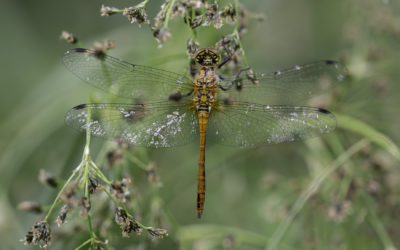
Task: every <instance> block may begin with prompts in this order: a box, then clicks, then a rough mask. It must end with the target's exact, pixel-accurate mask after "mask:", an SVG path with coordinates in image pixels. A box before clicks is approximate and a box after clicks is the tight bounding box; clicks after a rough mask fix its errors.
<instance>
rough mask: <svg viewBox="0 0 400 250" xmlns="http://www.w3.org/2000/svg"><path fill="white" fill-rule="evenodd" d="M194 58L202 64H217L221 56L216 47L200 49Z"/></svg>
mask: <svg viewBox="0 0 400 250" xmlns="http://www.w3.org/2000/svg"><path fill="white" fill-rule="evenodd" d="M194 59H195V61H196V63H197V64H199V65H201V66H216V65H217V64H218V62H219V60H220V57H219V55H218V52H217V51H216V50H215V49H211V48H206V49H201V50H199V51H198V52H197V53H196V55H195V57H194Z"/></svg>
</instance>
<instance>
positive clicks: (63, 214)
mask: <svg viewBox="0 0 400 250" xmlns="http://www.w3.org/2000/svg"><path fill="white" fill-rule="evenodd" d="M69 211H70V208H69V207H68V205H67V204H64V205H63V206H62V207H61V210H60V212H59V213H58V216H57V219H56V223H57V225H58V227H61V226H62V225H63V224H64V223H65V218H67V214H68V213H69Z"/></svg>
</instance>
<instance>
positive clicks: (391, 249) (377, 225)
mask: <svg viewBox="0 0 400 250" xmlns="http://www.w3.org/2000/svg"><path fill="white" fill-rule="evenodd" d="M362 198H363V199H364V202H365V203H366V207H367V209H368V216H367V219H368V221H369V223H370V224H371V225H372V227H373V228H374V229H375V232H376V233H377V234H378V237H379V238H380V240H381V241H382V244H383V246H384V249H385V250H395V249H397V248H396V247H395V246H394V244H393V242H392V240H391V239H390V236H389V234H388V232H387V231H386V230H385V227H384V226H383V224H382V222H381V221H380V220H379V218H378V216H377V214H376V211H375V210H374V209H373V204H374V202H373V201H372V200H371V197H370V196H369V195H367V194H366V193H364V192H363V195H362Z"/></svg>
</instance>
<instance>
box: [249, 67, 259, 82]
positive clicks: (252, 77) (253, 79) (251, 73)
mask: <svg viewBox="0 0 400 250" xmlns="http://www.w3.org/2000/svg"><path fill="white" fill-rule="evenodd" d="M246 76H247V79H249V80H250V81H251V82H252V83H253V84H254V85H256V86H258V84H260V82H259V81H258V78H257V75H256V74H255V73H254V71H253V69H251V68H250V69H248V70H247V72H246Z"/></svg>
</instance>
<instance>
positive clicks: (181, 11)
mask: <svg viewBox="0 0 400 250" xmlns="http://www.w3.org/2000/svg"><path fill="white" fill-rule="evenodd" d="M185 14H186V7H185V6H184V5H183V4H182V3H181V2H177V3H176V4H175V5H174V6H173V7H172V12H171V19H174V18H175V17H178V16H179V17H181V18H183V17H184V16H185Z"/></svg>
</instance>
